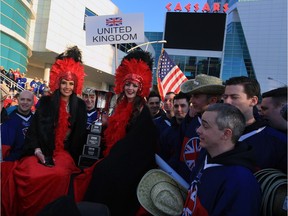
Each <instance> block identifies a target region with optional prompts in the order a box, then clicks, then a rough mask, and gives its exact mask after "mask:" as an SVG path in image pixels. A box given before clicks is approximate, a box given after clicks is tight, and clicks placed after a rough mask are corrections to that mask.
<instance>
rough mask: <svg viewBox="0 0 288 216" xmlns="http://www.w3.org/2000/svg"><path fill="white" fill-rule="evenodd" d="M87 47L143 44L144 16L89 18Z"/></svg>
mask: <svg viewBox="0 0 288 216" xmlns="http://www.w3.org/2000/svg"><path fill="white" fill-rule="evenodd" d="M85 27H86V45H103V44H120V43H142V42H144V41H145V39H144V14H117V15H108V16H107V15H105V16H87V17H86V18H85Z"/></svg>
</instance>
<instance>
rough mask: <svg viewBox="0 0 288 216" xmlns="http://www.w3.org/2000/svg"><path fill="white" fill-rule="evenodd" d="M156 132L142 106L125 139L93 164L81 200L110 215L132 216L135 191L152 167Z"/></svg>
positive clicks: (134, 207) (136, 202) (137, 206)
mask: <svg viewBox="0 0 288 216" xmlns="http://www.w3.org/2000/svg"><path fill="white" fill-rule="evenodd" d="M156 142H157V129H156V126H155V125H154V123H153V121H152V118H151V115H150V112H149V109H148V107H146V106H144V108H143V110H142V112H141V114H140V115H139V116H138V117H137V119H136V121H135V123H134V124H133V125H132V126H131V127H129V130H128V131H127V134H126V136H125V137H124V138H123V139H121V140H119V141H118V142H116V143H115V145H114V146H113V147H112V148H111V151H110V153H109V155H108V156H107V157H105V158H104V159H102V160H101V161H99V163H98V164H96V166H95V169H94V171H93V176H92V180H91V182H90V185H89V187H88V190H87V192H86V195H85V198H84V200H86V201H92V202H99V203H103V204H105V205H107V206H108V207H109V209H110V211H111V215H112V216H113V215H126V216H130V215H131V216H134V215H136V211H137V210H138V208H139V207H140V204H139V203H138V200H137V196H136V188H137V185H138V183H139V182H140V180H141V178H142V176H143V175H144V174H145V173H146V172H147V171H148V170H150V169H152V168H155V167H156V163H155V149H156Z"/></svg>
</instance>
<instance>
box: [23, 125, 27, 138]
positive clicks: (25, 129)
mask: <svg viewBox="0 0 288 216" xmlns="http://www.w3.org/2000/svg"><path fill="white" fill-rule="evenodd" d="M27 131H28V127H26V128H23V129H22V133H23V136H24V137H25V136H26V133H27Z"/></svg>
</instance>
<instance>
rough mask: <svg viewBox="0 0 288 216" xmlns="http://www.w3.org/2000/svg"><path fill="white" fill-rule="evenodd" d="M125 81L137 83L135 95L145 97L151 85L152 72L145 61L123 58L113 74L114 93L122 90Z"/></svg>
mask: <svg viewBox="0 0 288 216" xmlns="http://www.w3.org/2000/svg"><path fill="white" fill-rule="evenodd" d="M126 81H132V82H137V83H139V84H140V85H139V90H138V92H137V95H139V96H141V97H147V96H148V95H149V93H150V88H151V85H152V72H151V70H150V68H149V66H148V65H147V63H145V62H144V61H142V60H137V59H133V58H132V59H130V60H127V59H124V60H123V61H122V63H121V65H120V66H119V67H118V68H117V70H116V74H115V88H114V91H115V93H116V94H119V93H121V92H123V90H124V85H125V82H126Z"/></svg>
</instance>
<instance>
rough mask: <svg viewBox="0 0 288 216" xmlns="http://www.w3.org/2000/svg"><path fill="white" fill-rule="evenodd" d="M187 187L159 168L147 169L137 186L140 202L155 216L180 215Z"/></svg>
mask: <svg viewBox="0 0 288 216" xmlns="http://www.w3.org/2000/svg"><path fill="white" fill-rule="evenodd" d="M187 193H188V191H187V189H185V188H184V187H183V186H181V185H180V184H179V183H178V182H176V181H175V180H174V179H173V178H172V177H171V176H170V175H168V174H167V173H166V172H164V171H162V170H160V169H152V170H149V171H148V172H147V173H146V174H145V175H144V176H143V177H142V179H141V181H140V183H139V185H138V187H137V197H138V200H139V202H140V204H141V205H142V206H143V207H144V208H145V209H146V210H147V211H148V212H150V213H151V214H153V215H155V216H167V215H180V214H181V213H182V211H183V206H184V203H185V200H186V196H187Z"/></svg>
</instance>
